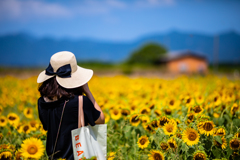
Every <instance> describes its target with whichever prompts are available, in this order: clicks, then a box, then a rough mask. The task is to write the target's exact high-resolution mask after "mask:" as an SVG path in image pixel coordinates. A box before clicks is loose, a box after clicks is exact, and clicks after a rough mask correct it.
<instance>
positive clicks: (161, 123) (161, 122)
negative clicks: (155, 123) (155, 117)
mask: <svg viewBox="0 0 240 160" xmlns="http://www.w3.org/2000/svg"><path fill="white" fill-rule="evenodd" d="M167 122H168V120H167V119H166V118H163V119H161V120H160V125H161V126H164V124H165V123H167Z"/></svg>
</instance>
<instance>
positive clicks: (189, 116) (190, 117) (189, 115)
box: [187, 112, 194, 123]
mask: <svg viewBox="0 0 240 160" xmlns="http://www.w3.org/2000/svg"><path fill="white" fill-rule="evenodd" d="M193 120H194V113H193V112H191V113H188V115H187V123H191V122H193Z"/></svg>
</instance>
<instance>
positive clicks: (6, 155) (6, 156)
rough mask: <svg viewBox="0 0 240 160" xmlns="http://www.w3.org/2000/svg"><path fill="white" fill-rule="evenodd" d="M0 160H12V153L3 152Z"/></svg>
mask: <svg viewBox="0 0 240 160" xmlns="http://www.w3.org/2000/svg"><path fill="white" fill-rule="evenodd" d="M0 159H3V160H5V159H6V160H12V153H11V152H10V151H3V152H2V153H1V154H0Z"/></svg>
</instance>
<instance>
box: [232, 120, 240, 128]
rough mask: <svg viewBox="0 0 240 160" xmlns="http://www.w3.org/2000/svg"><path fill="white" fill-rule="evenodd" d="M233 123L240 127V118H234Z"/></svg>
mask: <svg viewBox="0 0 240 160" xmlns="http://www.w3.org/2000/svg"><path fill="white" fill-rule="evenodd" d="M233 125H234V126H237V127H240V119H234V120H233Z"/></svg>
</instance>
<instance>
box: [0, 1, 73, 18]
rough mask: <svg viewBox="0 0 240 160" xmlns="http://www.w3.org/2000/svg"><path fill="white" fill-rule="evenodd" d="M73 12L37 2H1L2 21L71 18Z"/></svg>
mask: <svg viewBox="0 0 240 160" xmlns="http://www.w3.org/2000/svg"><path fill="white" fill-rule="evenodd" d="M69 16H71V12H70V11H69V10H68V9H67V8H65V7H63V6H61V5H59V4H56V3H46V2H44V1H36V0H25V1H19V0H1V1H0V19H1V20H2V19H10V20H16V19H19V18H20V19H29V18H46V17H48V18H56V17H69Z"/></svg>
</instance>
